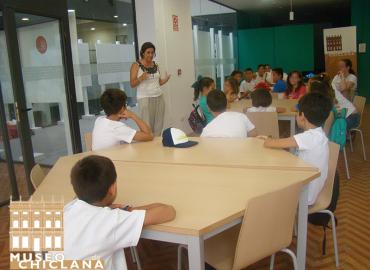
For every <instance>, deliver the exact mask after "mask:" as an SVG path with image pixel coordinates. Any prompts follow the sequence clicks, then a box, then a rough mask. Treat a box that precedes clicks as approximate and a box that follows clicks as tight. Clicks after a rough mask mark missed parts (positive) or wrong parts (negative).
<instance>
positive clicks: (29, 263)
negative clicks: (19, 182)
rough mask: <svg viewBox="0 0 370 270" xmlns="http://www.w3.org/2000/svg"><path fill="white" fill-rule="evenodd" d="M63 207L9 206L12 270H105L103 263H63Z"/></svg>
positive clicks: (51, 204)
mask: <svg viewBox="0 0 370 270" xmlns="http://www.w3.org/2000/svg"><path fill="white" fill-rule="evenodd" d="M63 207H64V202H63V201H60V202H54V201H52V202H45V201H11V202H10V206H9V210H10V228H9V237H10V241H9V242H10V247H9V252H10V269H104V262H103V261H102V260H100V259H93V260H65V259H64V255H63V250H64V220H63Z"/></svg>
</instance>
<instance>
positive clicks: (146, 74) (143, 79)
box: [139, 72, 150, 82]
mask: <svg viewBox="0 0 370 270" xmlns="http://www.w3.org/2000/svg"><path fill="white" fill-rule="evenodd" d="M149 77H150V74H149V73H148V72H144V73H143V74H141V76H140V77H139V82H142V81H145V80H147V79H149Z"/></svg>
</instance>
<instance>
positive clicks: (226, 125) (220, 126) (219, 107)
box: [201, 90, 257, 138]
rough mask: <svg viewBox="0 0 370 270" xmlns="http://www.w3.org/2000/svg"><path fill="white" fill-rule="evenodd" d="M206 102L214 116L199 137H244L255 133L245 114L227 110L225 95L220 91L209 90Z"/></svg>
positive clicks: (252, 135)
mask: <svg viewBox="0 0 370 270" xmlns="http://www.w3.org/2000/svg"><path fill="white" fill-rule="evenodd" d="M207 104H208V107H209V109H210V110H211V112H212V114H213V116H214V117H215V118H214V119H213V120H212V121H211V122H210V123H209V124H208V125H207V126H206V127H205V128H204V129H203V132H202V134H201V137H217V138H246V137H254V136H256V135H257V132H256V129H255V127H254V125H253V124H252V122H251V121H250V120H249V119H248V117H247V116H246V115H245V114H242V113H238V112H227V111H226V107H227V100H226V95H225V93H224V92H222V91H218V90H214V91H211V92H210V93H209V94H208V96H207Z"/></svg>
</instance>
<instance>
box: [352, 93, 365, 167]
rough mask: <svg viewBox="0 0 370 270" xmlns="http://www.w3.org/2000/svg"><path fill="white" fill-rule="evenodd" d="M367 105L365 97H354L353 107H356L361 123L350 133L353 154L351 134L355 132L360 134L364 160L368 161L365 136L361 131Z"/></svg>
mask: <svg viewBox="0 0 370 270" xmlns="http://www.w3.org/2000/svg"><path fill="white" fill-rule="evenodd" d="M365 104H366V98H365V97H361V96H355V97H354V99H353V105H354V106H355V107H356V110H357V112H358V113H359V114H360V123H359V125H358V126H357V127H356V128H352V129H351V130H350V131H349V133H350V134H349V135H350V136H349V143H350V147H351V152H353V144H352V138H351V132H352V131H355V132H358V133H360V137H361V143H362V153H363V155H364V160H366V152H365V143H364V136H363V134H362V130H361V129H360V126H361V122H362V115H363V112H364V109H365Z"/></svg>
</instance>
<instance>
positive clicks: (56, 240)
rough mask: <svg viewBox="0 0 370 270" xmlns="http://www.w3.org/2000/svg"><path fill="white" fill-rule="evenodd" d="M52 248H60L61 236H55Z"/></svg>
mask: <svg viewBox="0 0 370 270" xmlns="http://www.w3.org/2000/svg"><path fill="white" fill-rule="evenodd" d="M54 248H58V249H59V248H62V237H61V236H55V237H54Z"/></svg>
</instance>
